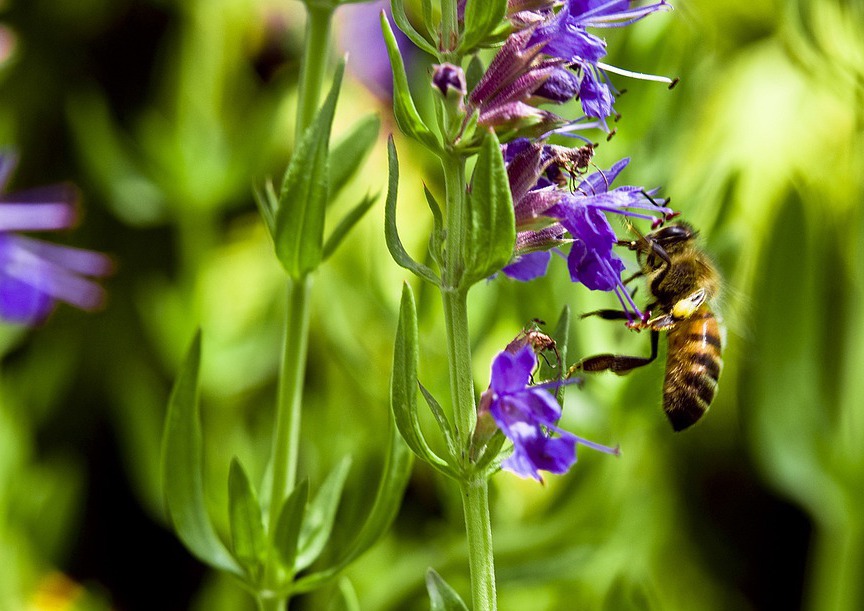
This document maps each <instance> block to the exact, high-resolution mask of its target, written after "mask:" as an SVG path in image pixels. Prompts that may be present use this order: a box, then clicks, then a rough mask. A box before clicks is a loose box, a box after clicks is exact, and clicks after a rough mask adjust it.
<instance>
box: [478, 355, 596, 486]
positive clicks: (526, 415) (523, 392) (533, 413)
mask: <svg viewBox="0 0 864 611" xmlns="http://www.w3.org/2000/svg"><path fill="white" fill-rule="evenodd" d="M536 364H537V356H536V354H535V353H534V350H533V348H532V347H531V345H530V344H525V345H523V346H522V347H521V348H520V349H518V350H517V351H516V352H515V353H511V352H508V351H507V350H504V351H502V352H499V353H498V355H497V356H496V357H495V360H494V361H493V363H492V378H491V381H490V385H489V392H486V393H484V395H483V396H484V398H485V401H486V403H488V413H489V414H491V415H492V418H493V419H494V421H495V424H497V425H498V428H500V429H501V431H502V432H503V433H504V434H505V435H506V436H507V438H508V439H510V440H511V441H512V442H513V454H512V455H511V456H510V457H508V458H507V459H506V460H505V461H504V462H503V464H502V465H501V466H502V467H503V468H504V469H507V470H509V471H512V472H514V473H516V474H517V475H519V476H521V477H532V478H534V479H536V480H538V481H542V478H541V477H540V473H539V471H541V470H542V471H549V472H550V473H565V472H566V471H567V470H568V469H569V468H570V466H571V465H573V463H575V462H576V444H577V443H582V440H581V439H580V438H579V437H576V436H575V435H573V434H571V433H568V432H566V431H562V430H561V429H559V428H558V427H557V426H556V422H557V421H558V419H559V418H560V417H561V406H560V405H559V404H558V402H557V401H556V400H555V398H554V397H553V396H552V395H551V394H550V393H549V392H548V390H547V388H545V385H544V386H542V387H541V386H529V382H530V380H531V371H532V370H533V368H534V367H535V365H536ZM490 392H491V394H490ZM490 397H491V398H490ZM484 413H485V412H484ZM553 433H554V434H555V435H557V436H554V437H553V436H552V434H553ZM586 445H590V447H594V448H595V449H599V450H601V451H608V448H605V446H600V445H598V444H592V443H590V442H586Z"/></svg>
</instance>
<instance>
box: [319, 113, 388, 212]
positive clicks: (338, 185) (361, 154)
mask: <svg viewBox="0 0 864 611" xmlns="http://www.w3.org/2000/svg"><path fill="white" fill-rule="evenodd" d="M380 128H381V119H379V118H378V115H374V114H372V115H368V116H366V117H364V118H363V119H360V120H359V121H357V123H355V124H354V126H353V127H352V128H351V131H349V132H348V133H347V134H345V135H344V136H343V137H342V138H341V139H340V140H339V142H338V143H337V144H336V145H335V146H333V149H332V150H331V151H330V155H329V157H328V159H329V163H330V198H331V200H332V199H335V197H336V195H337V194H338V193H339V191H340V190H341V189H342V188H343V187H344V186H345V185H346V184H347V183H348V181H349V180H351V178H352V177H353V176H354V175H355V174H356V173H357V172H358V171H359V170H360V168H361V167H362V165H363V160H364V159H365V158H366V156H367V155H368V154H369V151H371V150H372V147H373V146H375V142H376V141H377V140H378V130H379V129H380Z"/></svg>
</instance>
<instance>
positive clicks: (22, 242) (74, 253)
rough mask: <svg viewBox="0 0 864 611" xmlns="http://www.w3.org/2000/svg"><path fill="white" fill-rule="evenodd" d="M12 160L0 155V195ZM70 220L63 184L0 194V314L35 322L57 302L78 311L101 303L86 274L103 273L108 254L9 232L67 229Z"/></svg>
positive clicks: (108, 267) (107, 266)
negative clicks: (62, 302)
mask: <svg viewBox="0 0 864 611" xmlns="http://www.w3.org/2000/svg"><path fill="white" fill-rule="evenodd" d="M15 161H16V160H15V157H14V155H11V154H8V153H6V154H0V193H2V191H3V190H4V188H5V186H6V183H7V182H8V179H9V176H10V174H11V172H12V170H13V168H14V167H15ZM75 220H76V211H75V206H74V194H73V192H72V191H71V190H70V189H68V188H64V187H47V188H42V189H33V190H30V191H24V192H21V193H12V194H4V195H0V318H2V319H4V320H6V321H8V322H12V323H20V324H36V323H39V322H41V321H42V320H44V319H45V317H46V316H48V314H50V313H51V310H52V309H53V307H54V304H55V303H56V302H57V301H65V302H67V303H70V304H72V305H74V306H77V307H79V308H81V309H84V310H94V309H97V308H99V307H100V306H101V305H102V304H103V302H104V299H105V291H104V289H103V288H102V287H100V286H99V285H98V284H96V283H95V282H93V281H92V280H90V279H89V278H88V277H100V276H105V275H107V274H109V273H110V272H111V271H112V268H113V265H112V262H111V259H110V258H109V257H107V256H106V255H103V254H101V253H97V252H93V251H89V250H82V249H79V248H71V247H68V246H59V245H56V244H51V243H48V242H42V241H40V240H36V239H34V238H31V237H27V236H23V235H19V234H17V233H13V232H17V231H53V230H59V229H68V228H70V227H72V226H73V225H74V223H75Z"/></svg>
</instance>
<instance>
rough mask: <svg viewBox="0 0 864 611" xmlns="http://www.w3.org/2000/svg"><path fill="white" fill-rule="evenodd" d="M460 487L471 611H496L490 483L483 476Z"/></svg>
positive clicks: (463, 483) (465, 482)
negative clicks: (466, 544)
mask: <svg viewBox="0 0 864 611" xmlns="http://www.w3.org/2000/svg"><path fill="white" fill-rule="evenodd" d="M461 487H462V509H463V511H464V513H465V531H466V534H467V536H468V566H469V568H470V570H471V608H472V609H473V610H474V611H494V609H496V608H497V599H496V596H495V561H494V555H493V553H492V523H491V521H490V519H489V481H488V480H487V479H486V478H485V477H482V476H481V477H477V478H475V479H472V480H469V481H463V482H462V484H461Z"/></svg>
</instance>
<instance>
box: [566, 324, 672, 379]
mask: <svg viewBox="0 0 864 611" xmlns="http://www.w3.org/2000/svg"><path fill="white" fill-rule="evenodd" d="M659 340H660V333H659V332H658V331H655V330H653V329H652V331H651V356H648V357H644V356H626V355H621V354H598V355H597V356H589V357H588V358H584V359H582V360H581V361H579V362H578V363H576V364H575V365H573V366H572V367H571V368H570V371H569V372H568V375H572V374H573V373H574V372H576V371H611V372H613V373H617V374H618V375H624V374H625V373H628V372H630V371H632V370H634V369H636V368H638V367H644V366H645V365H647V364H648V363H650V362H652V361H654V360H655V359H656V358H657V345H658V342H659Z"/></svg>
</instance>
